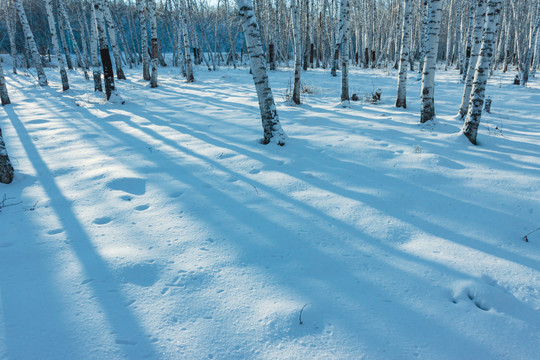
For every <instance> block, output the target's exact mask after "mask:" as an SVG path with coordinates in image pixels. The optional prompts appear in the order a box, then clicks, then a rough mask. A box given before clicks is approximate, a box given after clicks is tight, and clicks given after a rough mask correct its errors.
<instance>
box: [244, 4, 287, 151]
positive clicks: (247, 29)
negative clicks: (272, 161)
mask: <svg viewBox="0 0 540 360" xmlns="http://www.w3.org/2000/svg"><path fill="white" fill-rule="evenodd" d="M236 3H237V4H238V8H239V10H240V18H241V19H242V27H243V28H244V34H245V39H246V43H247V48H248V53H249V58H250V62H251V71H252V75H253V81H254V83H255V88H256V91H257V97H258V99H259V109H260V111H261V120H262V127H263V132H264V137H263V139H262V140H261V142H262V143H263V144H268V143H270V142H275V143H276V144H278V145H281V146H282V145H285V142H286V139H287V136H286V135H285V132H284V131H283V129H282V128H281V123H280V122H279V117H278V113H277V110H276V104H275V102H274V95H273V94H272V89H271V88H270V84H269V81H268V74H267V72H266V64H265V58H264V51H263V48H262V44H261V34H260V31H259V26H258V24H257V18H256V17H255V12H254V11H253V3H252V1H251V0H236Z"/></svg>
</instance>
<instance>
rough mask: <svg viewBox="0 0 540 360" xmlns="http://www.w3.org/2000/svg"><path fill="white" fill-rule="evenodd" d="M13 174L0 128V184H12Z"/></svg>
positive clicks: (0, 73)
mask: <svg viewBox="0 0 540 360" xmlns="http://www.w3.org/2000/svg"><path fill="white" fill-rule="evenodd" d="M0 66H1V65H0ZM2 75H3V73H2V68H1V67H0V77H1V76H2ZM13 173H14V171H13V166H12V165H11V161H10V160H9V156H8V153H7V150H6V143H5V142H4V138H3V137H2V129H1V128H0V183H3V184H9V183H11V182H12V181H13Z"/></svg>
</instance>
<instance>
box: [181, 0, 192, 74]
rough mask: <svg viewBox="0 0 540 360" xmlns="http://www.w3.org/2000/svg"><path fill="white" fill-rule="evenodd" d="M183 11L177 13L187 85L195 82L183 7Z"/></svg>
mask: <svg viewBox="0 0 540 360" xmlns="http://www.w3.org/2000/svg"><path fill="white" fill-rule="evenodd" d="M182 8H183V9H182V10H181V11H179V12H178V16H179V17H180V23H181V25H180V26H181V28H182V38H183V39H184V59H185V66H186V81H187V82H188V83H190V82H193V81H195V78H194V77H193V63H192V61H191V54H190V52H191V50H190V48H189V34H188V23H187V16H186V14H185V7H182Z"/></svg>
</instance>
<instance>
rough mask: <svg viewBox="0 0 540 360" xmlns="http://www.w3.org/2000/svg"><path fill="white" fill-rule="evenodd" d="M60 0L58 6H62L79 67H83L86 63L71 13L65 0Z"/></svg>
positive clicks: (61, 9) (62, 13) (62, 12)
mask: <svg viewBox="0 0 540 360" xmlns="http://www.w3.org/2000/svg"><path fill="white" fill-rule="evenodd" d="M57 1H58V7H59V8H60V13H61V15H62V18H63V19H64V21H65V24H66V29H67V31H68V35H69V39H70V40H71V44H72V46H73V51H75V56H76V57H77V64H78V66H79V67H83V66H84V63H83V60H82V55H81V50H80V49H79V45H78V44H77V40H75V35H73V28H72V27H71V21H70V19H69V14H68V12H67V11H66V8H65V6H64V0H57Z"/></svg>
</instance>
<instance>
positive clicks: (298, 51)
mask: <svg viewBox="0 0 540 360" xmlns="http://www.w3.org/2000/svg"><path fill="white" fill-rule="evenodd" d="M291 16H292V23H293V40H294V86H293V94H292V100H293V102H294V103H295V104H297V105H300V103H301V99H300V87H301V84H300V77H301V73H302V43H301V42H300V24H299V23H300V20H299V18H298V3H297V0H291Z"/></svg>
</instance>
